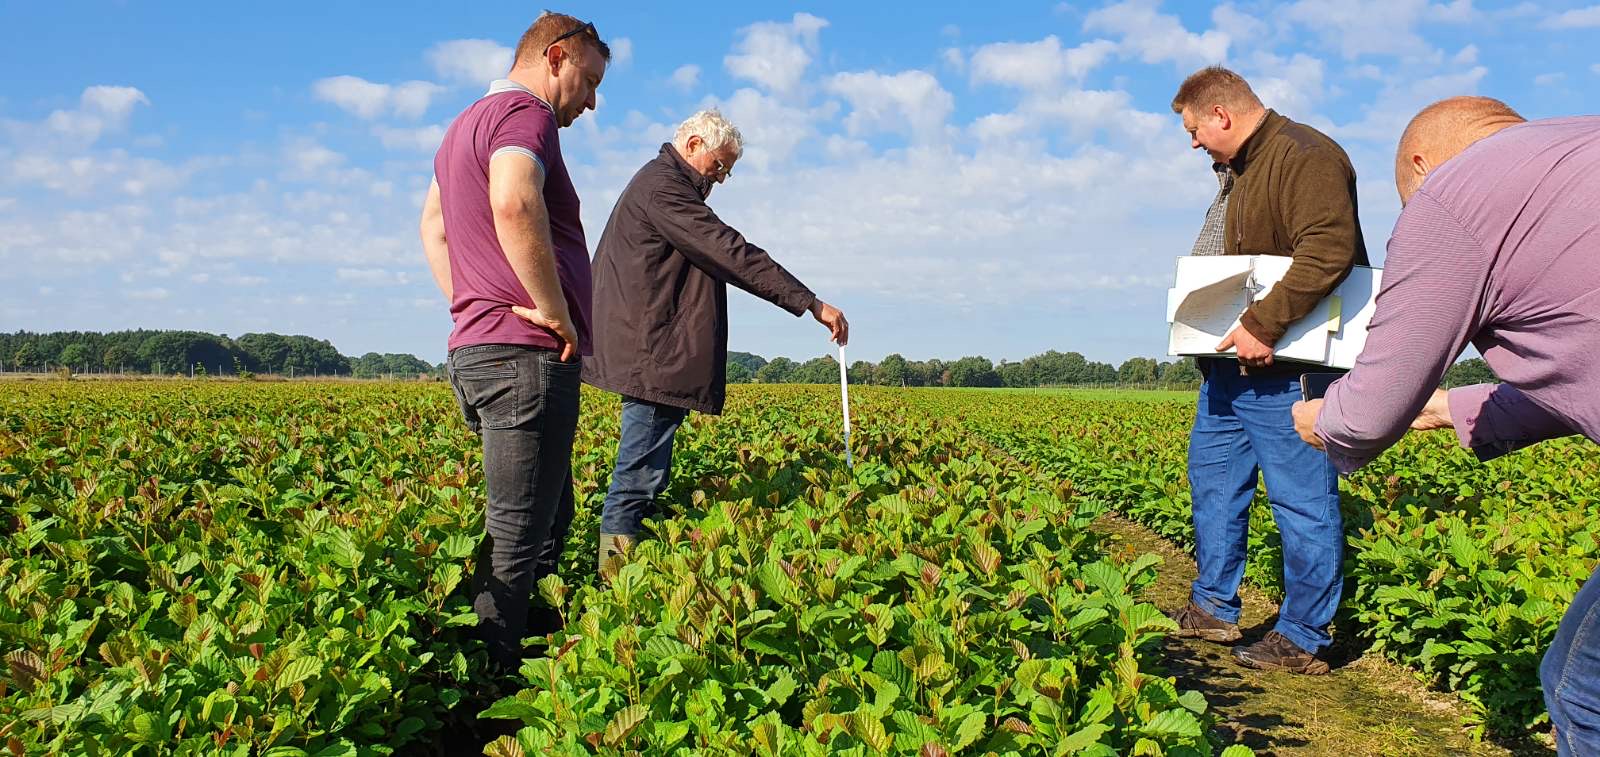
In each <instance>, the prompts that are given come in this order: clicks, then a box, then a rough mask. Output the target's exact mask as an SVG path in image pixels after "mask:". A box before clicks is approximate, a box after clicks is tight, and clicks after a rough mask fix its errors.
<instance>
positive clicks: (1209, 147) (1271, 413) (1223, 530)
mask: <svg viewBox="0 0 1600 757" xmlns="http://www.w3.org/2000/svg"><path fill="white" fill-rule="evenodd" d="M1172 110H1173V112H1175V113H1177V114H1179V115H1180V116H1181V117H1182V118H1183V128H1184V129H1185V130H1186V131H1188V132H1189V140H1190V144H1191V145H1192V146H1193V147H1194V148H1195V149H1203V150H1205V151H1206V153H1207V154H1208V155H1210V157H1211V161H1212V169H1213V170H1214V171H1215V172H1216V174H1217V181H1218V186H1219V191H1218V193H1217V198H1216V200H1215V201H1213V202H1212V204H1211V207H1210V208H1209V209H1208V211H1207V213H1206V218H1205V223H1204V225H1203V226H1202V227H1201V231H1200V236H1199V238H1198V239H1197V240H1196V241H1195V245H1194V250H1193V254H1195V255H1285V256H1289V257H1293V258H1294V262H1293V263H1292V264H1291V265H1290V267H1289V271H1288V273H1287V274H1285V275H1284V277H1283V279H1282V280H1281V281H1279V282H1278V283H1277V284H1275V285H1274V286H1273V287H1272V291H1271V292H1270V293H1269V294H1268V295H1267V296H1266V297H1265V298H1263V299H1261V300H1259V301H1257V302H1255V303H1253V304H1252V305H1251V306H1250V307H1249V309H1248V310H1246V311H1245V312H1244V313H1243V314H1242V315H1241V317H1240V325H1239V326H1238V327H1237V328H1235V329H1234V330H1233V332H1232V333H1230V334H1228V336H1227V337H1226V338H1225V339H1224V340H1223V341H1222V343H1221V344H1219V345H1218V346H1217V351H1218V352H1226V351H1228V350H1230V349H1231V350H1233V351H1234V353H1235V354H1236V355H1237V359H1232V358H1203V359H1201V360H1200V361H1199V367H1200V370H1201V372H1202V373H1203V374H1204V377H1205V381H1204V383H1203V384H1202V385H1201V387H1200V401H1199V406H1198V408H1197V411H1196V413H1195V423H1194V429H1193V430H1192V431H1191V433H1190V436H1189V488H1190V491H1191V493H1192V495H1193V501H1194V527H1195V563H1196V567H1197V568H1198V572H1199V575H1198V577H1197V578H1196V579H1195V581H1194V586H1193V589H1192V591H1191V593H1190V600H1189V604H1188V605H1187V606H1185V607H1183V608H1182V609H1179V610H1177V611H1176V612H1175V613H1174V614H1173V618H1174V620H1176V621H1178V625H1179V632H1178V633H1179V635H1180V636H1193V637H1199V638H1203V639H1208V640H1211V641H1217V642H1233V641H1237V640H1238V639H1239V638H1240V634H1239V627H1238V620H1239V582H1240V580H1241V579H1242V578H1243V576H1244V564H1245V549H1246V545H1247V544H1248V543H1249V527H1250V515H1249V511H1250V502H1251V500H1252V499H1253V498H1254V497H1255V490H1256V481H1257V478H1258V476H1260V477H1264V478H1265V479H1266V484H1267V498H1268V500H1269V501H1270V502H1271V503H1272V515H1273V520H1275V521H1276V522H1277V525H1278V530H1279V532H1280V533H1281V534H1282V537H1283V573H1284V576H1283V585H1284V598H1283V603H1282V605H1281V606H1280V608H1279V612H1278V623H1277V625H1276V627H1274V628H1273V630H1272V631H1270V632H1268V633H1267V635H1266V637H1265V638H1263V639H1261V640H1260V641H1258V642H1256V643H1254V644H1251V645H1249V646H1243V647H1238V648H1236V649H1235V650H1234V657H1235V658H1236V659H1237V660H1238V661H1239V662H1240V663H1242V664H1245V665H1249V666H1251V667H1257V668H1267V669H1280V670H1290V671H1294V672H1297V673H1311V674H1319V673H1326V672H1328V665H1327V663H1326V662H1325V661H1323V660H1321V659H1318V656H1317V655H1318V653H1319V652H1321V651H1322V650H1323V649H1325V648H1327V646H1328V644H1329V643H1331V641H1332V639H1331V638H1330V637H1329V635H1328V623H1329V622H1330V621H1332V620H1333V613H1334V610H1336V609H1337V608H1338V606H1339V595H1340V591H1341V589H1342V587H1343V582H1344V577H1343V574H1342V570H1341V563H1342V561H1343V547H1344V532H1343V524H1342V522H1341V518H1340V514H1339V477H1338V474H1337V473H1336V472H1335V470H1334V468H1333V465H1332V464H1331V463H1330V462H1329V461H1328V458H1327V456H1326V455H1324V454H1323V453H1321V452H1320V451H1318V450H1316V449H1315V448H1312V447H1310V446H1308V445H1305V444H1297V442H1298V441H1299V436H1298V434H1296V433H1295V430H1294V418H1293V416H1292V414H1291V408H1292V406H1293V405H1294V403H1295V401H1296V400H1298V399H1299V391H1298V390H1299V387H1298V381H1297V379H1298V376H1299V374H1300V373H1301V372H1302V371H1305V370H1307V369H1308V368H1311V367H1310V366H1306V365H1299V366H1297V365H1295V364H1293V363H1274V361H1273V345H1275V344H1276V343H1277V341H1278V340H1279V339H1281V338H1282V337H1283V334H1284V332H1285V331H1286V330H1288V328H1289V325H1290V324H1292V323H1294V322H1295V321H1297V320H1299V319H1301V318H1303V317H1305V316H1306V315H1307V314H1308V313H1310V312H1311V310H1312V308H1314V307H1315V306H1316V305H1317V303H1318V302H1319V301H1321V300H1322V298H1323V297H1326V296H1327V295H1328V293H1329V292H1330V291H1332V290H1333V288H1334V287H1335V286H1337V285H1338V284H1339V283H1340V282H1341V281H1343V280H1344V277H1345V275H1346V274H1348V273H1349V272H1350V268H1351V266H1354V265H1366V264H1367V251H1366V246H1365V244H1364V243H1363V242H1362V238H1361V224H1360V221H1359V220H1358V219H1357V218H1356V174H1355V169H1354V168H1352V167H1351V165H1350V159H1349V157H1348V156H1346V155H1345V153H1344V150H1342V149H1340V148H1339V145H1337V144H1335V143H1334V141H1333V140H1331V139H1329V138H1328V137H1327V136H1325V135H1323V134H1322V133H1321V132H1318V131H1317V130H1315V129H1313V128H1311V127H1309V126H1306V125H1304V124H1299V123H1295V122H1294V121H1291V120H1289V119H1287V118H1284V117H1283V116H1281V115H1278V114H1277V113H1275V112H1273V111H1271V110H1268V109H1267V108H1265V107H1264V106H1263V105H1262V104H1261V100H1260V99H1258V98H1257V97H1256V95H1255V93H1254V92H1253V91H1252V90H1251V89H1250V85H1249V83H1247V82H1246V81H1245V80H1244V79H1243V78H1241V77H1240V76H1239V75H1238V74H1235V73H1234V72H1232V71H1229V70H1227V69H1225V68H1222V67H1220V66H1212V67H1209V68H1205V69H1201V70H1200V71H1198V72H1196V73H1195V74H1194V75H1192V76H1190V77H1189V78H1188V79H1187V80H1185V81H1184V82H1183V86H1181V87H1180V88H1179V89H1178V94H1177V96H1176V97H1174V98H1173V100H1172ZM1311 369H1312V370H1323V371H1325V370H1327V369H1326V368H1320V369H1319V368H1311Z"/></svg>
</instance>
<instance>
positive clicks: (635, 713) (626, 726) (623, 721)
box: [604, 704, 650, 747]
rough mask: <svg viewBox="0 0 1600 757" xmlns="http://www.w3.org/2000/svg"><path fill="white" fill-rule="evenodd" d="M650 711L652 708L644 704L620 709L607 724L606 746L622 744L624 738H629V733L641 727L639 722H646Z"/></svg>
mask: <svg viewBox="0 0 1600 757" xmlns="http://www.w3.org/2000/svg"><path fill="white" fill-rule="evenodd" d="M649 713H650V710H649V709H648V708H646V707H645V706H644V705H642V704H634V705H629V706H627V707H624V708H622V709H621V710H618V711H617V714H616V715H615V716H614V717H612V718H611V722H610V723H608V724H607V725H606V732H605V737H604V738H605V743H606V746H613V747H615V746H621V745H622V741H623V739H626V738H628V734H630V733H632V732H633V729H635V728H637V727H639V724H640V723H642V722H644V718H645V715H648V714H649Z"/></svg>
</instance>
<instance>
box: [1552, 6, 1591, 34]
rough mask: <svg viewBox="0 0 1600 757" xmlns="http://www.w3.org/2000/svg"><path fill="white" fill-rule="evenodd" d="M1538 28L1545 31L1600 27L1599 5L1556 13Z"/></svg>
mask: <svg viewBox="0 0 1600 757" xmlns="http://www.w3.org/2000/svg"><path fill="white" fill-rule="evenodd" d="M1539 26H1540V27H1542V28H1545V29H1593V28H1596V27H1600V5H1591V6H1589V7H1587V8H1573V9H1572V10H1569V11H1565V12H1562V13H1557V14H1556V15H1554V16H1551V17H1549V18H1546V19H1545V20H1543V21H1541V22H1539Z"/></svg>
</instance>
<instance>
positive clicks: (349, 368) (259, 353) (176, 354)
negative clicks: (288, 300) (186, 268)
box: [0, 329, 442, 378]
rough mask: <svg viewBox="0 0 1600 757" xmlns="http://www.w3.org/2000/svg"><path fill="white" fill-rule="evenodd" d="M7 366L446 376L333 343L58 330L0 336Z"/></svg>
mask: <svg viewBox="0 0 1600 757" xmlns="http://www.w3.org/2000/svg"><path fill="white" fill-rule="evenodd" d="M0 363H3V364H4V365H5V367H6V368H9V369H11V370H14V371H37V370H46V369H50V368H54V367H57V366H65V367H68V368H70V369H72V370H73V371H78V372H106V373H142V374H162V375H170V374H184V375H188V374H190V373H191V372H197V373H206V374H216V373H218V372H222V373H227V374H234V373H239V374H243V373H273V374H279V375H283V376H317V375H320V376H354V377H356V378H378V377H381V376H406V377H415V376H418V375H422V374H438V373H441V372H442V370H441V367H440V366H436V365H432V364H430V363H428V362H427V361H425V360H422V359H421V358H418V357H416V356H415V355H402V354H395V353H385V354H380V353H377V352H368V353H367V354H365V355H362V356H360V357H347V356H345V355H342V354H340V353H339V350H337V349H335V348H334V346H333V344H332V343H330V342H329V341H328V340H326V339H317V338H315V337H309V336H303V335H293V336H290V335H284V334H272V333H265V334H245V335H244V336H241V337H238V338H237V339H235V338H231V337H229V336H228V335H227V334H209V333H206V332H203V331H153V330H146V329H139V330H134V331H114V332H110V333H99V332H94V331H56V332H51V333H34V332H29V331H18V332H16V333H13V334H5V333H0Z"/></svg>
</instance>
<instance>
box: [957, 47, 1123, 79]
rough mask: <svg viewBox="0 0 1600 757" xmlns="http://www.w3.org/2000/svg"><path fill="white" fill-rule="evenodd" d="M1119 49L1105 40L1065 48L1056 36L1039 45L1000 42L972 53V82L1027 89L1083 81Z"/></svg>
mask: <svg viewBox="0 0 1600 757" xmlns="http://www.w3.org/2000/svg"><path fill="white" fill-rule="evenodd" d="M1116 49H1117V45H1116V43H1114V42H1111V41H1108V40H1103V39H1097V40H1094V41H1091V42H1085V43H1083V44H1081V45H1078V46H1077V47H1074V48H1071V49H1062V47H1061V40H1060V39H1058V38H1057V37H1056V36H1055V35H1054V34H1052V35H1050V36H1048V37H1045V38H1044V39H1042V40H1039V41H1038V42H997V43H994V44H989V45H984V46H983V47H980V48H978V50H977V51H976V52H974V53H973V54H972V61H971V67H972V81H973V82H974V83H977V84H983V83H992V84H1003V85H1007V86H1013V87H1022V88H1025V89H1043V88H1046V87H1053V86H1056V85H1058V84H1059V83H1060V82H1061V80H1062V79H1063V78H1068V79H1072V80H1074V81H1081V80H1082V79H1083V78H1084V77H1085V76H1087V75H1088V73H1089V72H1090V71H1092V70H1094V69H1095V67H1097V66H1099V65H1100V64H1101V63H1102V62H1104V61H1105V59H1106V58H1107V57H1108V56H1109V55H1110V54H1111V53H1112V52H1113V51H1115V50H1116Z"/></svg>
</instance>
